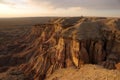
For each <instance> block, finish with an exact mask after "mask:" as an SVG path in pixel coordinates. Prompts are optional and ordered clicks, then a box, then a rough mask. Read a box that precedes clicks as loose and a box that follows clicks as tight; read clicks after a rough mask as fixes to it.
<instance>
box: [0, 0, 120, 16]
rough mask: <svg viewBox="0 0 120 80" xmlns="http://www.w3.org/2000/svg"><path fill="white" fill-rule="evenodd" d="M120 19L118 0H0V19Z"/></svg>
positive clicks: (119, 1)
mask: <svg viewBox="0 0 120 80" xmlns="http://www.w3.org/2000/svg"><path fill="white" fill-rule="evenodd" d="M81 15H83V16H109V17H120V0H0V17H29V16H30V17H34V16H81Z"/></svg>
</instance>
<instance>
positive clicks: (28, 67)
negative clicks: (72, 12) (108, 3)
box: [0, 18, 120, 80]
mask: <svg viewBox="0 0 120 80" xmlns="http://www.w3.org/2000/svg"><path fill="white" fill-rule="evenodd" d="M118 20H119V19H105V18H96V19H95V20H93V19H91V18H59V19H57V20H55V21H53V22H52V23H47V24H39V25H35V26H34V27H33V28H32V29H31V31H30V32H28V33H27V34H26V35H24V36H23V37H22V39H18V40H16V41H15V43H14V44H13V45H12V46H16V47H17V48H16V47H13V48H12V49H10V51H9V52H10V53H11V54H10V55H7V56H8V57H6V55H4V56H5V57H6V58H7V60H6V58H3V57H0V63H1V66H2V67H4V66H17V67H18V70H19V71H22V72H23V73H24V74H25V75H26V76H29V77H30V79H29V80H43V79H45V78H46V77H48V76H49V75H51V74H52V73H53V72H54V71H55V70H57V69H59V68H67V67H75V68H80V67H81V65H83V64H88V63H89V64H99V65H102V66H104V67H105V68H108V69H115V64H117V63H118V62H120V59H119V57H120V50H119V47H120V39H119V35H120V32H119V29H118V28H119V25H118V24H119V23H116V22H118ZM7 48H8V47H7ZM1 61H4V63H5V62H6V63H7V62H8V63H7V65H5V64H4V63H3V62H1Z"/></svg>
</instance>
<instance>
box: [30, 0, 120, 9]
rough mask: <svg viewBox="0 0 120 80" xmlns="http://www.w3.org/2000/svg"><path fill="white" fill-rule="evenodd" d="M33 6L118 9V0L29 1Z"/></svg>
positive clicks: (119, 5) (119, 2) (119, 7)
mask: <svg viewBox="0 0 120 80" xmlns="http://www.w3.org/2000/svg"><path fill="white" fill-rule="evenodd" d="M29 1H31V2H32V3H35V4H42V3H46V4H47V5H48V4H49V5H52V6H54V7H55V8H69V7H83V8H88V9H120V0H29Z"/></svg>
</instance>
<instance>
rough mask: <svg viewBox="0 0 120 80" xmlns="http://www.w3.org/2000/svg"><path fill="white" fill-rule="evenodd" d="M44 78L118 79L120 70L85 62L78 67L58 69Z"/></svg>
mask: <svg viewBox="0 0 120 80" xmlns="http://www.w3.org/2000/svg"><path fill="white" fill-rule="evenodd" d="M46 80H120V71H118V70H108V69H104V68H102V67H100V66H97V65H91V64H87V65H84V66H82V67H81V68H80V69H75V68H67V69H59V70H57V71H56V72H54V73H53V74H52V75H51V76H50V77H48V78H47V79H46Z"/></svg>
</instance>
